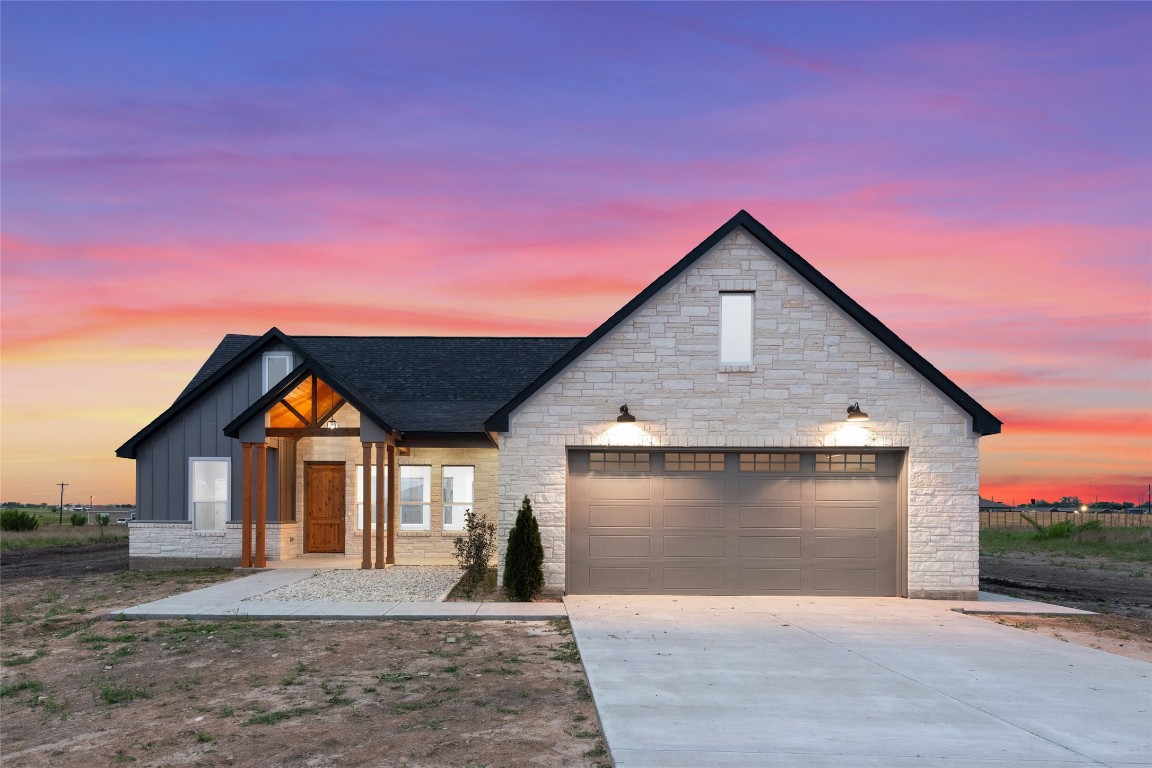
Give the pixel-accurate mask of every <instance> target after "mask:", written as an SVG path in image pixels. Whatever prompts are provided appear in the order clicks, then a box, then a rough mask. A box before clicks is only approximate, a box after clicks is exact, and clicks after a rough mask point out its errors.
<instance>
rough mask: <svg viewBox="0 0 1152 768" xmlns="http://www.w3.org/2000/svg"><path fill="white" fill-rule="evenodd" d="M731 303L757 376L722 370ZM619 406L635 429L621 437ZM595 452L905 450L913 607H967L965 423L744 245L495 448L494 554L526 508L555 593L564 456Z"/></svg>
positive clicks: (694, 278)
mask: <svg viewBox="0 0 1152 768" xmlns="http://www.w3.org/2000/svg"><path fill="white" fill-rule="evenodd" d="M726 291H752V292H754V293H755V298H754V313H755V321H754V329H755V330H754V356H753V364H752V365H747V366H721V365H720V364H719V324H720V293H721V292H726ZM856 401H859V402H860V405H861V407H862V408H863V410H865V411H867V412H868V413H869V414H870V415H871V420H870V421H869V422H867V423H865V424H862V425H858V424H857V423H847V422H845V408H846V407H847V405H848V404H850V403H853V402H856ZM624 403H627V404H628V405H629V406H630V408H631V411H632V413H633V414H634V415H635V416H636V417H637V419H638V421H637V423H636V424H632V425H622V424H618V423H617V422H616V420H615V417H616V415H617V409H618V408H619V407H620V405H622V404H624ZM598 445H616V446H653V447H661V446H697V447H710V448H711V447H725V448H756V447H793V448H821V447H826V446H843V447H849V446H867V447H877V448H878V447H883V448H900V449H903V450H904V451H905V479H906V487H907V489H908V491H907V498H906V500H905V514H906V519H907V531H906V536H905V540H906V543H907V574H906V575H907V593H908V596H910V597H945V598H948V597H952V598H955V597H963V598H970V597H973V596H974V595H975V593H976V590H977V577H978V567H979V560H978V549H979V546H978V524H979V520H978V510H977V505H978V470H979V466H978V465H979V453H978V452H979V446H978V435H976V434H975V433H973V432H972V429H971V423H970V417H969V416H968V414H967V413H965V412H964V411H963V410H961V409H960V408H959V407H958V406H957V405H956V404H955V403H953V402H952V401H951V400H950V399H949V398H948V397H946V396H944V395H942V394H941V393H940V392H939V391H938V390H937V389H936V388H935V387H934V386H933V385H931V384H930V383H928V382H927V381H925V380H924V379H923V378H922V377H921V376H920V375H919V374H918V373H916V372H915V371H914V370H912V369H911V368H910V367H909V366H908V365H907V364H906V363H904V362H903V361H902V360H900V359H899V358H898V357H896V355H894V354H893V353H892V352H891V351H890V350H889V349H888V348H887V347H886V346H884V345H883V344H881V343H880V342H878V341H877V340H876V339H875V338H873V337H872V336H871V335H870V334H868V333H867V332H866V331H864V330H863V329H862V328H861V327H860V326H859V325H858V324H857V323H856V322H855V321H853V320H851V319H850V318H849V317H847V316H846V315H845V314H844V313H843V312H842V311H841V310H840V309H839V308H838V307H837V306H835V305H834V304H833V303H832V302H830V301H829V300H828V299H827V298H826V297H825V296H824V295H823V294H821V293H819V292H818V291H817V290H815V289H814V288H812V287H811V285H810V284H808V283H807V282H806V281H805V280H803V279H802V278H800V277H799V276H797V275H796V274H795V273H793V272H792V271H791V269H790V268H788V267H787V266H785V265H784V264H783V262H781V261H780V260H778V259H777V258H776V257H775V256H774V255H773V254H772V253H771V252H769V251H768V250H766V249H765V248H764V246H763V245H761V244H760V243H759V241H757V240H756V239H755V238H753V237H751V236H750V235H748V233H746V232H745V231H744V230H743V229H737V230H735V231H734V232H732V233H731V234H730V235H729V236H728V237H726V238H725V239H724V240H723V241H721V242H720V243H719V244H717V245H716V246H715V247H713V248H712V249H711V250H710V251H709V252H708V253H707V254H705V255H704V256H703V257H701V258H700V259H699V260H698V261H697V262H696V263H695V265H694V266H692V267H690V268H689V269H688V270H687V271H686V272H684V273H683V274H682V275H681V276H680V277H679V278H677V279H676V280H674V281H673V282H672V283H671V284H669V285H668V286H666V287H665V288H664V289H663V290H662V291H661V292H660V293H658V294H657V295H656V296H654V297H652V298H651V299H649V300H648V302H647V303H646V304H644V305H643V306H642V307H641V308H640V309H638V310H637V311H636V312H634V313H633V314H632V315H631V316H629V317H628V318H626V319H625V320H624V321H623V322H621V323H620V324H619V325H618V326H616V327H615V328H614V329H613V330H612V331H610V332H609V333H608V334H607V335H606V336H605V337H604V338H602V339H600V340H599V341H598V342H597V343H596V344H595V345H594V346H593V347H592V348H591V349H589V350H588V351H587V352H586V353H585V354H584V355H583V356H582V357H581V358H580V359H579V360H577V361H575V362H574V363H573V364H572V365H571V366H569V367H568V368H567V369H566V370H565V371H564V372H563V373H561V374H560V375H559V376H557V377H556V378H555V379H553V380H552V381H551V382H550V383H549V384H548V385H547V386H545V387H544V388H543V389H541V390H540V391H538V392H536V393H535V394H534V395H533V396H532V397H530V398H529V399H528V400H527V401H526V402H525V403H523V404H522V405H520V407H519V408H517V409H516V411H515V412H514V413H513V414H512V417H511V420H510V423H509V430H508V431H507V433H505V434H503V435H502V436H501V442H500V453H501V455H500V509H499V515H500V520H499V524H500V541H501V544H502V545H503V543H504V542H505V541H506V540H507V537H508V532H509V531H510V529H511V526H512V524H513V522H514V521H515V518H516V510H517V508H518V507H519V504H520V500H521V499H522V498H523V497H524V496H525V495H527V496H529V497H530V498H531V499H532V504H533V507H534V510H535V513H536V516H537V518H538V520H539V522H540V531H541V536H542V538H543V541H544V547H545V552H546V555H545V558H546V559H545V572H546V578H547V583H548V587H550V588H552V589H562V588H563V587H564V583H565V556H566V551H565V536H566V531H565V508H566V487H565V485H566V478H567V450H568V448H570V447H581V446H598ZM501 558H503V551H501ZM501 561H502V560H501Z"/></svg>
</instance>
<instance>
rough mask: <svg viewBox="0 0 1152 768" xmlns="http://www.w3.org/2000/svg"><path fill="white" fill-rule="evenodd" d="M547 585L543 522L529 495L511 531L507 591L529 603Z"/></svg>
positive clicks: (506, 579)
mask: <svg viewBox="0 0 1152 768" xmlns="http://www.w3.org/2000/svg"><path fill="white" fill-rule="evenodd" d="M543 588H544V545H543V544H541V543H540V525H539V523H537V522H536V516H535V515H534V514H532V502H531V501H530V500H529V499H528V497H527V496H525V497H524V501H522V502H521V503H520V510H519V511H518V512H517V513H516V524H515V525H514V526H512V532H511V533H509V534H508V552H507V553H506V554H505V555H504V592H505V593H506V594H507V595H508V597H510V598H512V599H513V600H519V601H520V602H522V603H526V602H528V601H529V600H531V599H532V598H533V597H535V596H536V595H537V594H539V592H540V590H541V589H543Z"/></svg>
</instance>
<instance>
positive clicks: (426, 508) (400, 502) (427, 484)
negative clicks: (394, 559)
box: [396, 464, 432, 531]
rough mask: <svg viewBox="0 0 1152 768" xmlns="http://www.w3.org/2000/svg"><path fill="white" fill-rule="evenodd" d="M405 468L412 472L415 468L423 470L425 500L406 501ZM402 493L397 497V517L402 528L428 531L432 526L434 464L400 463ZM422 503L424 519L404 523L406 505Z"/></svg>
mask: <svg viewBox="0 0 1152 768" xmlns="http://www.w3.org/2000/svg"><path fill="white" fill-rule="evenodd" d="M405 470H407V471H409V472H411V471H413V470H421V472H420V476H421V477H423V479H424V500H423V501H420V502H416V501H410V502H407V503H406V502H405V501H404V490H403V488H404V472H405ZM399 480H400V493H399V494H398V496H399V498H397V499H396V506H397V507H399V509H398V510H397V517H399V518H400V521H401V522H400V530H402V531H428V530H431V528H432V465H431V464H401V465H400V478H399ZM417 504H419V505H420V508H421V515H422V520H421V522H420V523H419V524H417V523H404V522H403V521H404V507H406V506H408V507H412V506H416V505H417Z"/></svg>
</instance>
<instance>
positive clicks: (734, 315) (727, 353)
mask: <svg viewBox="0 0 1152 768" xmlns="http://www.w3.org/2000/svg"><path fill="white" fill-rule="evenodd" d="M753 295H754V294H751V293H722V294H720V364H721V365H751V364H752V297H753Z"/></svg>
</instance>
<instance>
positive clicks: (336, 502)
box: [304, 464, 344, 552]
mask: <svg viewBox="0 0 1152 768" xmlns="http://www.w3.org/2000/svg"><path fill="white" fill-rule="evenodd" d="M307 466H308V475H307V478H306V479H307V486H308V493H307V494H306V496H307V502H306V509H305V511H304V519H305V521H306V524H307V526H308V532H307V538H306V539H305V545H306V551H308V552H343V551H344V465H343V464H308V465H307Z"/></svg>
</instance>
